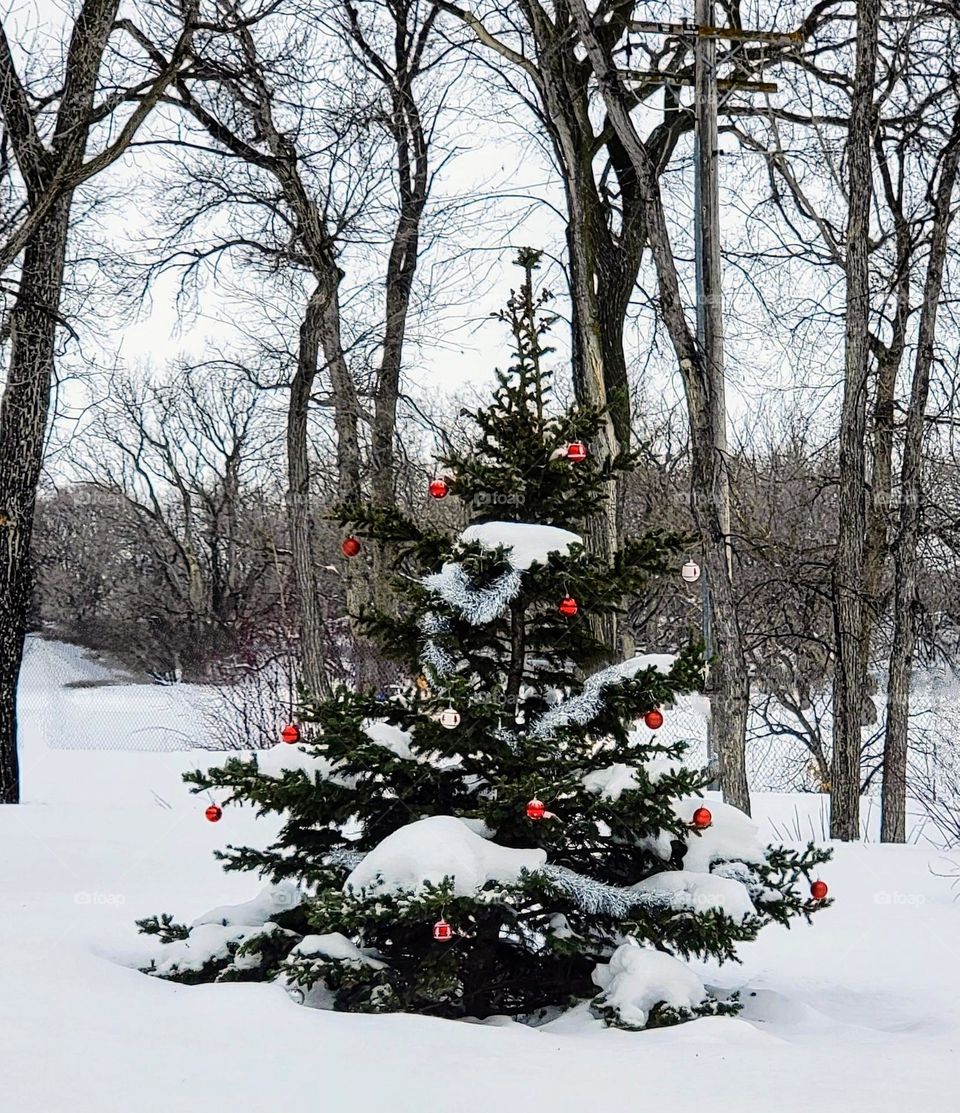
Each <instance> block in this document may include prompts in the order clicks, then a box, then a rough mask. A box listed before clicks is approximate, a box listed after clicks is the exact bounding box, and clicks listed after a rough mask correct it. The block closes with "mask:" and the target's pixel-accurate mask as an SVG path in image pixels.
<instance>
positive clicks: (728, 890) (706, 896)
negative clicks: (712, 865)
mask: <svg viewBox="0 0 960 1113" xmlns="http://www.w3.org/2000/svg"><path fill="white" fill-rule="evenodd" d="M631 888H632V889H633V891H634V892H635V893H670V894H672V897H673V904H674V907H675V908H678V909H686V910H687V911H690V912H698V913H700V912H709V911H713V910H715V911H717V912H723V913H725V914H726V915H727V916H730V917H731V918H732V919H734V920H741V919H743V917H744V916H754V915H756V909H755V908H754V906H753V901H752V900H751V899H750V894H749V892H747V889H746V886H745V885H743V884H742V883H741V882H740V881H735V880H733V879H732V878H729V877H717V876H716V875H714V874H712V873H694V872H693V871H692V870H668V871H667V872H666V873H655V874H653V875H652V876H651V877H648V878H646V879H645V880H643V881H640V882H638V883H637V884H636V885H632V886H631Z"/></svg>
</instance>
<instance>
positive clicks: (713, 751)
mask: <svg viewBox="0 0 960 1113" xmlns="http://www.w3.org/2000/svg"><path fill="white" fill-rule="evenodd" d="M694 23H695V24H696V30H697V36H696V38H695V39H694V47H693V49H694V78H693V80H694V116H695V127H694V133H693V165H694V177H693V211H694V258H695V262H696V284H697V343H698V344H699V345H700V350H701V351H702V352H703V355H704V365H705V367H706V371H707V377H708V389H709V394H710V409H711V417H710V423H711V426H712V427H713V429H715V430H716V439H715V443H714V451H715V452H716V453H717V454H718V455H719V456H720V458H721V460H722V461H724V464H723V465H722V466H723V467H724V468H725V461H726V459H727V402H726V381H725V377H724V369H723V285H722V276H721V267H720V175H719V166H718V162H719V157H720V152H719V150H718V149H717V145H718V139H717V109H718V103H717V101H718V90H717V40H716V38H714V37H713V36H712V35H704V34H702V33H701V29H703V28H707V27H713V25H714V0H695V7H694ZM720 494H721V506H720V513H721V517H720V528H721V529H722V530H723V536H724V542H725V548H726V553H727V574H728V575H729V576H730V577H731V578H732V576H733V561H732V553H731V549H730V484H729V481H728V480H726V479H725V482H724V485H723V490H722V491H721V492H720ZM702 591H703V648H704V657H705V659H706V661H707V687H708V688H709V669H710V664H709V662H710V660H711V658H712V657H713V639H712V635H711V601H710V575H709V573H708V571H707V569H706V567H704V570H703V586H702ZM719 761H720V747H719V746H718V744H717V738H716V737H715V731H714V726H713V719H712V718H710V719H708V720H707V765H708V767H709V768H710V770H711V772H712V773H713V782H712V785H711V787H714V788H716V787H717V781H718V778H719V775H720V767H719Z"/></svg>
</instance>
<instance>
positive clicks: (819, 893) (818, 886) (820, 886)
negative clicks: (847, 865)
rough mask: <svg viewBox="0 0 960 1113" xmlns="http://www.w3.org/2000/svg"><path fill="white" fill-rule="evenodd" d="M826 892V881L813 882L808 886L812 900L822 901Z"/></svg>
mask: <svg viewBox="0 0 960 1113" xmlns="http://www.w3.org/2000/svg"><path fill="white" fill-rule="evenodd" d="M828 892H829V890H828V889H827V883H826V881H814V882H813V883H812V884H811V886H810V896H812V897H813V899H814V900H823V898H824V897H825V896H826V895H827V893H828Z"/></svg>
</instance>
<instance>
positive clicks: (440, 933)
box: [433, 920, 453, 943]
mask: <svg viewBox="0 0 960 1113" xmlns="http://www.w3.org/2000/svg"><path fill="white" fill-rule="evenodd" d="M433 938H434V939H436V941H437V942H438V943H449V942H450V940H451V939H452V938H453V928H452V927H451V926H450V925H449V924H448V923H447V921H446V920H437V922H436V923H435V924H434V925H433Z"/></svg>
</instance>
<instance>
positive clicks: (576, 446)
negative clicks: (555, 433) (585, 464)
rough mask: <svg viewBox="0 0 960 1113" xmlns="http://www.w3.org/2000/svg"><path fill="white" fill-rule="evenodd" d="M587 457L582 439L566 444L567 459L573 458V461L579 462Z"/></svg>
mask: <svg viewBox="0 0 960 1113" xmlns="http://www.w3.org/2000/svg"><path fill="white" fill-rule="evenodd" d="M586 458H587V446H586V445H585V444H584V443H583V441H571V442H570V443H569V444H568V445H567V459H568V460H573V461H574V463H577V464H579V463H580V461H581V460H586Z"/></svg>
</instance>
